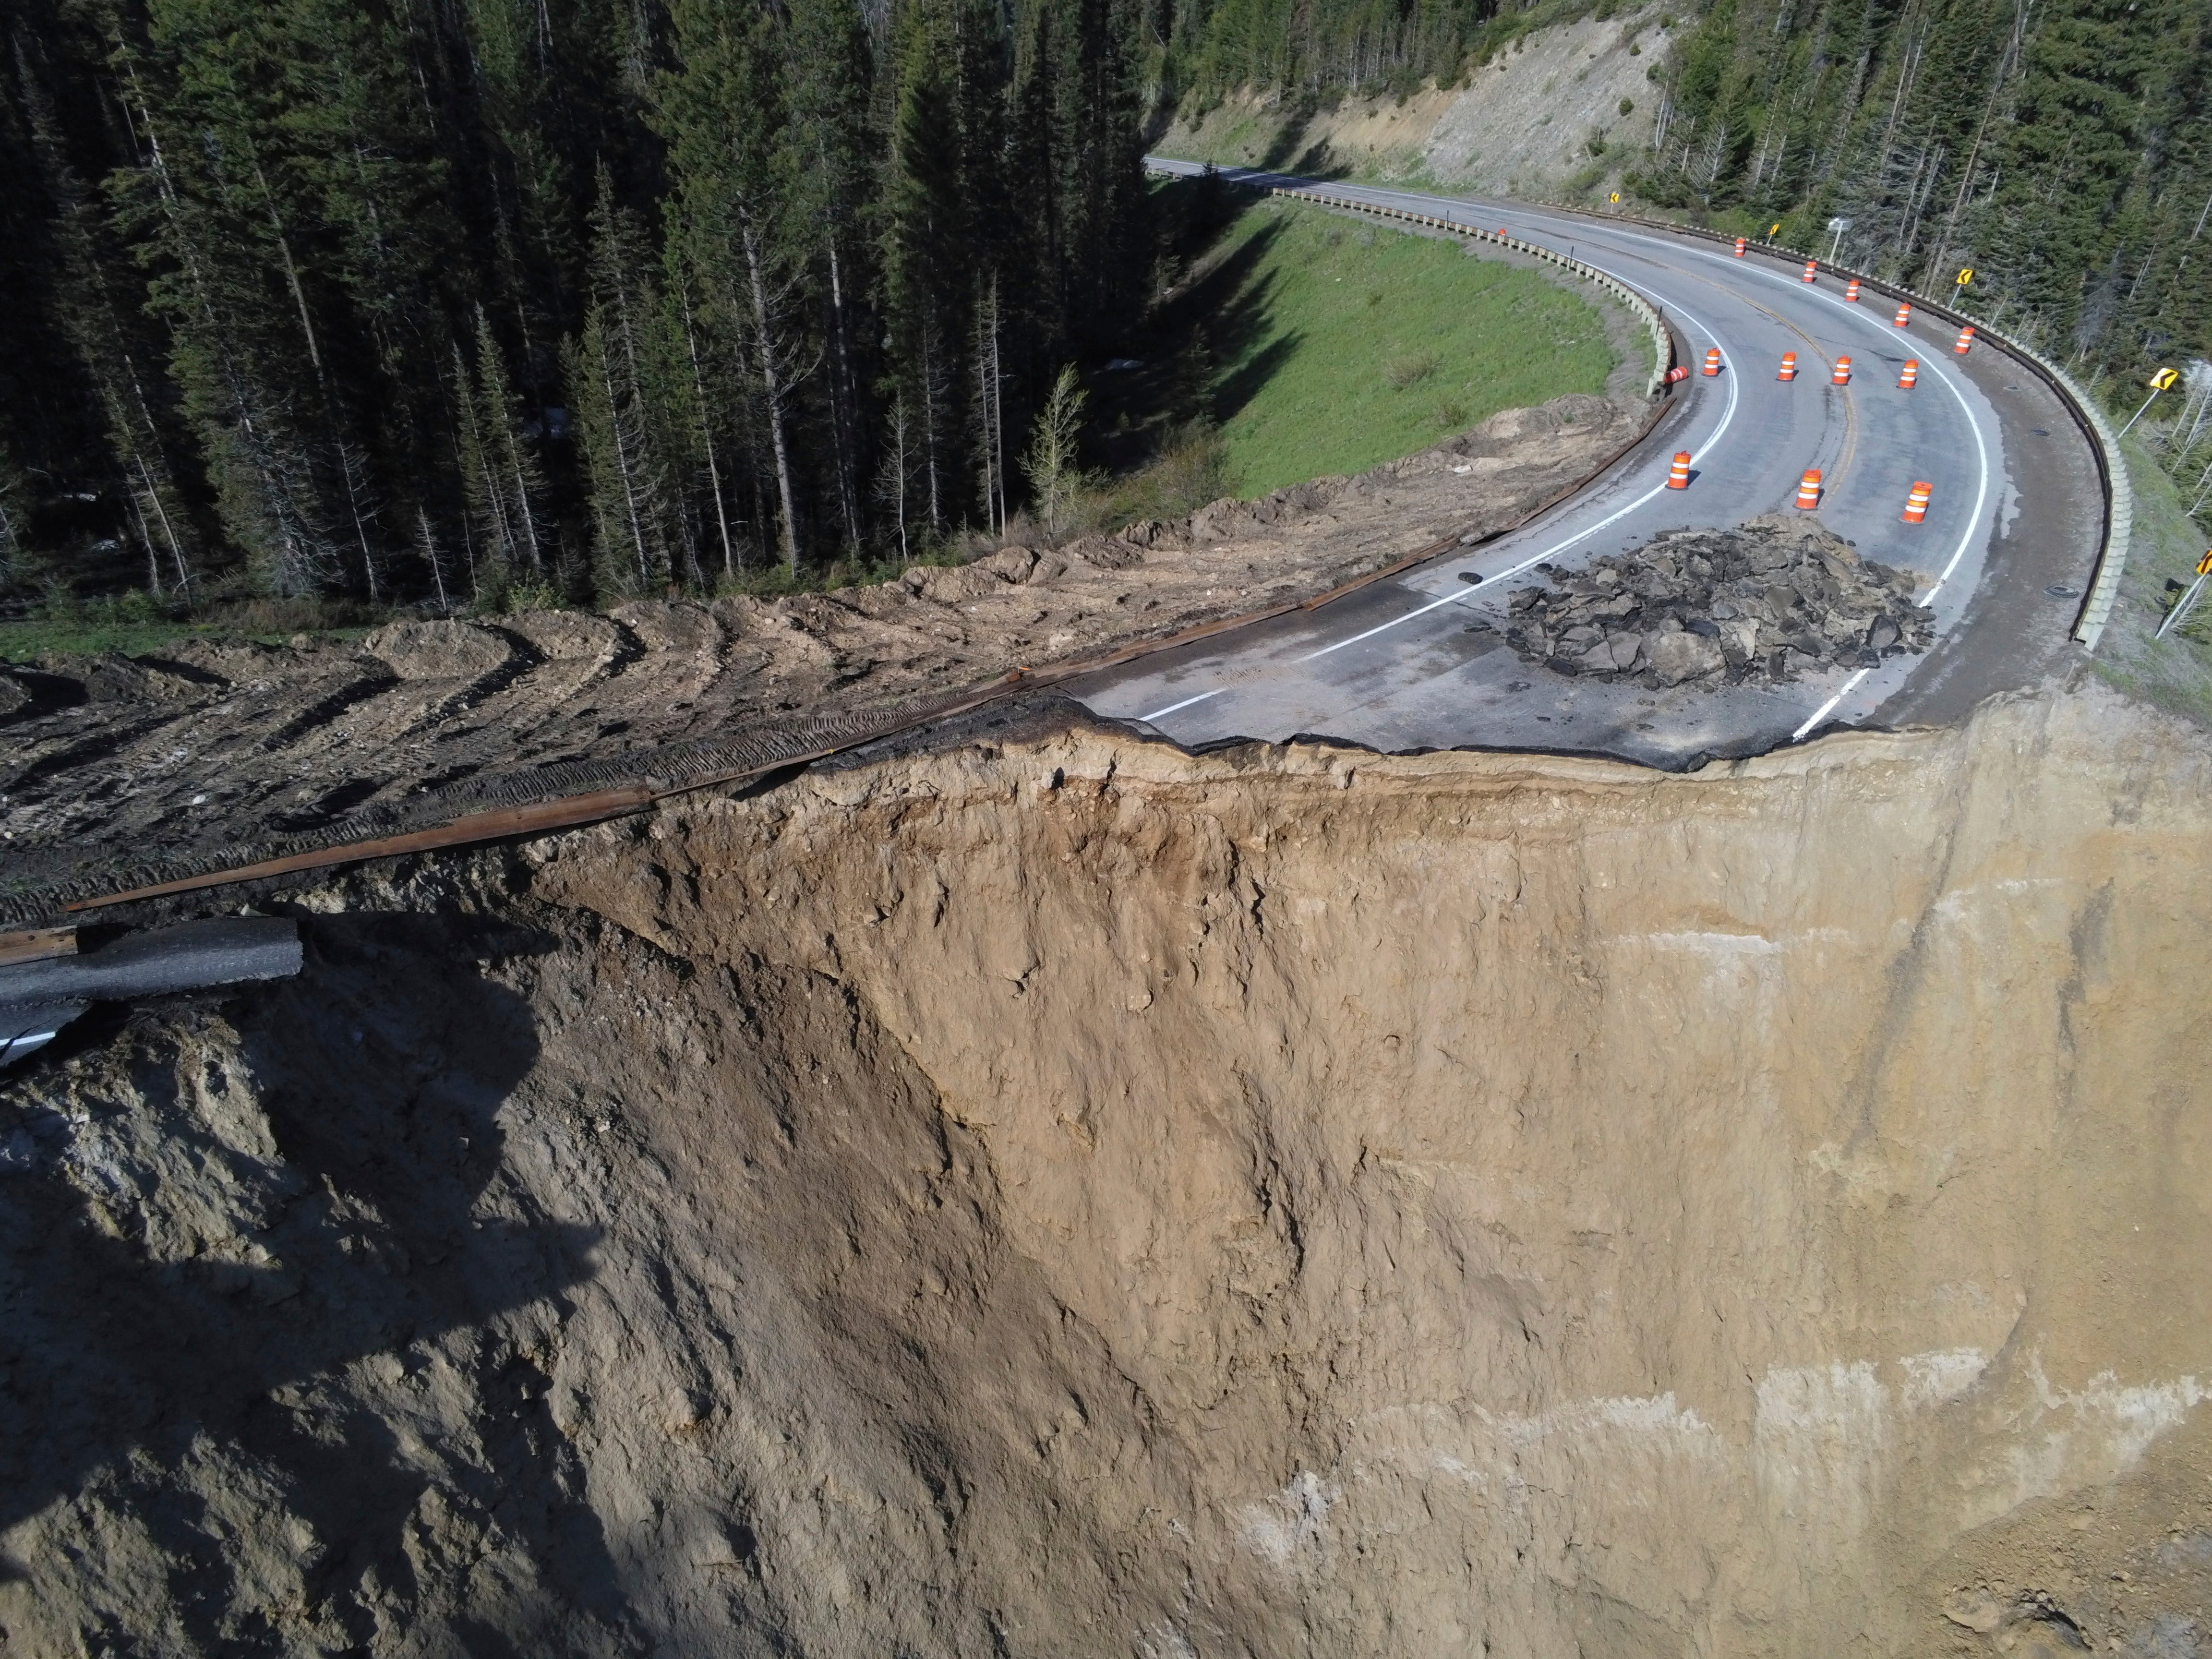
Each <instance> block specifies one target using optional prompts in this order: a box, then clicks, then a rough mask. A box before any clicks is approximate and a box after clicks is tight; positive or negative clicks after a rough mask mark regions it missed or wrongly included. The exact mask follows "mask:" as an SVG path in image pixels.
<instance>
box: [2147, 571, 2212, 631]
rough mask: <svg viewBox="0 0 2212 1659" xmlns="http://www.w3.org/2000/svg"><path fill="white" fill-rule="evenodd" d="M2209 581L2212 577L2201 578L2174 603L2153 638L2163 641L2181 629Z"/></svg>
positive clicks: (2191, 584) (2190, 585) (2192, 583)
mask: <svg viewBox="0 0 2212 1659" xmlns="http://www.w3.org/2000/svg"><path fill="white" fill-rule="evenodd" d="M2208 581H2212V576H2199V577H2198V578H2197V580H2195V581H2193V582H2191V583H2190V584H2189V589H2188V591H2187V592H2185V593H2184V594H2183V595H2182V596H2181V597H2180V598H2179V599H2176V600H2175V601H2174V602H2173V609H2172V610H2171V611H2167V612H2166V620H2165V621H2164V622H2162V623H2160V624H2159V625H2158V632H2157V633H2155V634H2154V635H2151V638H2153V639H2154V640H2162V639H2164V638H2165V637H2166V635H2168V634H2170V633H2172V631H2173V630H2174V629H2177V628H2179V627H2180V626H2181V621H2182V618H2183V617H2186V616H2187V615H2188V614H2189V613H2190V611H2191V609H2192V608H2194V607H2195V605H2196V604H2197V595H2198V594H2200V593H2202V592H2203V591H2204V584H2205V583H2206V582H2208Z"/></svg>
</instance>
